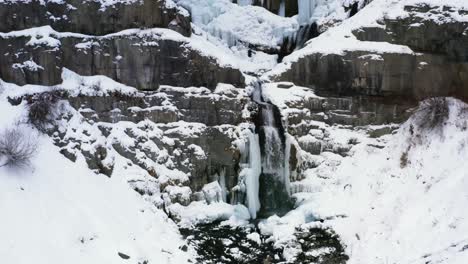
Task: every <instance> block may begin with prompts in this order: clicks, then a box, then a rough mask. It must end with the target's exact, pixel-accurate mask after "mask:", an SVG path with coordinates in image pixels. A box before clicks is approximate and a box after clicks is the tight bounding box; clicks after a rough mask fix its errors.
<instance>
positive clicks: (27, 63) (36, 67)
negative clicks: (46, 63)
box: [12, 58, 44, 72]
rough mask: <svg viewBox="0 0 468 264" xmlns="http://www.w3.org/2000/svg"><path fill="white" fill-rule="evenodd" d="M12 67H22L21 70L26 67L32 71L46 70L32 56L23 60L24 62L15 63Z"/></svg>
mask: <svg viewBox="0 0 468 264" xmlns="http://www.w3.org/2000/svg"><path fill="white" fill-rule="evenodd" d="M12 67H13V69H21V70H24V69H26V70H28V71H32V72H36V71H40V70H44V67H42V66H41V65H39V64H37V63H36V62H35V61H33V59H32V58H31V59H29V60H27V61H23V63H14V64H13V65H12Z"/></svg>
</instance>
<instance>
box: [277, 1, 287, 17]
mask: <svg viewBox="0 0 468 264" xmlns="http://www.w3.org/2000/svg"><path fill="white" fill-rule="evenodd" d="M284 1H285V0H281V3H280V7H279V11H278V15H279V16H282V17H285V16H286V3H285V2H284Z"/></svg>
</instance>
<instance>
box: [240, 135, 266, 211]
mask: <svg viewBox="0 0 468 264" xmlns="http://www.w3.org/2000/svg"><path fill="white" fill-rule="evenodd" d="M244 151H247V150H244ZM244 155H248V163H247V164H241V166H242V167H243V169H242V170H241V172H240V175H239V178H240V179H243V181H244V184H245V193H246V205H247V208H248V209H249V212H250V217H251V218H252V219H255V218H257V212H258V211H259V210H260V199H259V185H260V184H259V178H260V174H261V172H262V165H261V162H260V160H261V154H260V141H259V137H258V135H257V134H254V133H250V134H249V137H248V152H247V153H244Z"/></svg>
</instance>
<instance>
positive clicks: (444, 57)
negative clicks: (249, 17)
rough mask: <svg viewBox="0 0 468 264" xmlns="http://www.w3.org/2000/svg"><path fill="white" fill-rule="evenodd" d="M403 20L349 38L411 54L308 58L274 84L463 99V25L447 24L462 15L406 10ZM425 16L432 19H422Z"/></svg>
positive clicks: (466, 75)
mask: <svg viewBox="0 0 468 264" xmlns="http://www.w3.org/2000/svg"><path fill="white" fill-rule="evenodd" d="M405 10H406V11H407V12H408V13H409V15H408V16H407V17H406V18H404V19H398V20H389V19H383V20H382V21H379V23H381V24H382V26H379V27H363V28H360V29H358V30H354V31H353V34H354V35H355V36H356V37H357V38H358V39H359V40H361V41H374V42H382V41H388V42H391V43H394V44H399V45H407V46H409V47H410V48H411V49H412V50H413V51H414V52H413V53H397V52H386V53H376V52H373V51H371V50H368V51H367V50H359V51H346V50H345V51H344V52H343V53H342V54H323V53H319V52H317V53H312V54H308V55H306V56H303V57H301V58H299V59H298V60H297V61H295V62H293V63H292V64H291V68H290V69H289V70H287V71H285V72H283V73H282V74H280V76H278V77H277V79H278V80H288V81H294V82H295V83H297V84H300V85H304V86H309V87H314V88H317V89H318V90H322V91H327V92H335V93H339V94H345V95H346V94H348V95H353V94H360V95H378V96H404V97H409V98H413V99H420V98H424V97H427V96H444V95H455V96H459V97H466V96H467V95H468V89H466V87H468V60H467V55H466V54H467V53H468V48H467V46H466V42H467V35H466V34H464V32H466V29H467V28H468V23H466V22H459V21H456V20H452V19H450V18H446V19H445V20H442V21H437V19H439V17H449V16H448V15H447V14H448V13H451V12H452V13H453V12H461V11H456V10H452V9H450V8H447V7H442V8H440V7H437V8H435V7H433V8H431V7H428V6H417V7H414V6H406V7H405ZM427 16H435V18H432V17H431V19H424V17H427Z"/></svg>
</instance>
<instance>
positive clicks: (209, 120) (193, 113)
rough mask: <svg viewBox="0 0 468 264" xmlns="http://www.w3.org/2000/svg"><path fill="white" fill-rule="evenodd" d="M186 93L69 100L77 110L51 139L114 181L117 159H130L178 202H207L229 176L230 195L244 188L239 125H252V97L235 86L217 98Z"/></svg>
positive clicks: (202, 92)
mask: <svg viewBox="0 0 468 264" xmlns="http://www.w3.org/2000/svg"><path fill="white" fill-rule="evenodd" d="M96 89H99V87H96ZM186 89H187V88H174V87H169V86H162V87H160V88H159V90H158V91H156V92H147V93H144V94H140V95H125V94H120V93H113V94H109V95H106V96H89V95H79V96H71V97H68V98H67V99H66V104H69V105H70V106H71V108H69V110H67V111H64V112H62V114H61V117H59V118H58V119H61V118H63V119H62V120H63V122H58V123H57V127H56V128H55V129H52V130H50V135H51V136H52V137H53V138H54V141H55V143H56V144H57V145H58V146H60V147H61V152H62V153H63V154H64V155H65V156H66V157H68V158H69V159H71V160H75V159H76V157H78V156H81V155H82V156H83V157H84V158H85V160H86V162H87V163H88V166H89V167H90V169H93V170H95V171H96V172H98V173H103V174H106V175H108V176H111V175H112V173H113V171H114V170H115V169H118V170H120V169H122V168H118V166H120V165H118V163H117V162H116V160H118V159H122V158H123V159H126V160H128V161H129V163H130V164H132V165H136V166H137V167H139V170H142V171H145V172H146V173H148V174H149V175H151V176H152V177H154V179H155V180H156V181H157V184H155V186H157V187H158V189H160V190H161V192H164V193H166V195H168V199H170V200H171V201H172V202H179V203H181V204H184V205H186V204H188V203H189V202H190V201H193V200H203V199H204V194H203V191H202V189H203V187H204V186H205V185H206V184H207V183H210V182H213V181H221V177H222V178H223V181H224V182H223V188H224V190H231V189H232V188H233V187H234V186H236V185H237V184H238V182H237V177H238V173H239V168H238V163H239V159H240V152H239V149H237V148H236V146H235V144H234V141H235V140H237V139H238V137H239V132H240V130H239V128H238V126H239V124H240V123H242V122H247V121H248V120H247V119H246V118H245V117H243V116H242V112H243V110H244V108H245V107H246V106H247V105H248V103H249V98H248V97H247V95H246V93H245V92H244V90H243V89H238V88H234V87H233V86H230V85H222V89H221V91H218V92H211V91H210V90H208V89H206V88H190V89H191V90H190V93H187V90H186ZM65 109H67V108H66V107H65ZM70 119H77V120H81V121H80V122H79V123H73V122H72V121H70ZM96 139H98V141H97V142H96ZM77 142H79V144H77ZM116 167H117V168H116ZM133 170H134V169H133ZM129 173H130V172H129ZM135 189H137V190H138V191H139V192H143V193H145V191H144V188H143V189H142V187H138V186H137V185H136V186H135ZM151 194H152V195H153V194H154V195H157V193H155V192H154V191H153V192H151ZM227 198H228V199H229V198H230V195H229V194H228V195H227Z"/></svg>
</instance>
